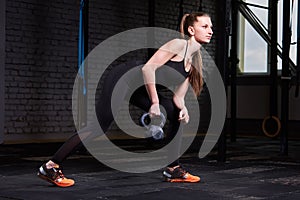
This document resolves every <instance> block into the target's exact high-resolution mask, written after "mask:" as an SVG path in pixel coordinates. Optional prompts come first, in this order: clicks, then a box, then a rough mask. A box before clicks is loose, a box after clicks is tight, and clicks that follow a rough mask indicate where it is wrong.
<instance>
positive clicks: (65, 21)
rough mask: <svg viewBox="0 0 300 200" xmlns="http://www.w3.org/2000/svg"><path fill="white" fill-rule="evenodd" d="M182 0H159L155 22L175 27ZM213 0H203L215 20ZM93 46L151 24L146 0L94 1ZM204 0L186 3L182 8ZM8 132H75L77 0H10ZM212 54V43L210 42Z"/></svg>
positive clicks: (91, 3)
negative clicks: (74, 89)
mask: <svg viewBox="0 0 300 200" xmlns="http://www.w3.org/2000/svg"><path fill="white" fill-rule="evenodd" d="M178 2H179V1H177V0H160V1H156V5H155V6H156V12H155V26H159V27H165V28H170V29H173V30H176V28H177V24H178V15H179V3H178ZM214 2H215V1H208V0H205V1H202V7H203V10H204V11H208V12H209V13H210V14H211V15H212V18H213V20H215V19H214V14H215V13H214V12H215V11H214V10H215V9H214V7H215V6H214V4H215V3H214ZM89 6H90V12H89V50H92V49H93V48H94V47H95V46H96V45H98V44H99V43H100V42H102V41H103V40H105V39H107V38H108V37H110V36H112V35H114V34H116V33H119V32H121V31H125V30H128V29H132V28H137V27H144V26H148V1H140V0H131V1H124V0H114V1H104V0H90V1H89ZM199 7H200V1H194V0H189V1H184V5H183V8H184V12H191V11H197V10H198V8H199ZM5 15H6V21H5V22H6V27H5V31H6V35H5V37H6V44H5V52H6V55H5V97H4V103H5V127H4V128H5V129H4V135H7V136H8V135H18V134H19V135H23V134H25V135H29V134H30V135H35V134H46V133H47V134H64V133H69V132H74V131H75V127H74V122H73V116H72V88H73V83H74V79H75V77H76V75H77V67H78V66H77V62H78V61H77V54H78V53H77V46H78V45H77V43H78V24H79V0H52V1H38V0H9V1H8V0H7V1H6V13H5ZM207 48H208V50H209V52H211V54H212V55H213V52H214V48H215V45H214V42H213V43H212V44H209V45H207Z"/></svg>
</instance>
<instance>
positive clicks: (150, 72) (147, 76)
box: [142, 39, 186, 115]
mask: <svg viewBox="0 0 300 200" xmlns="http://www.w3.org/2000/svg"><path fill="white" fill-rule="evenodd" d="M185 43H186V42H185ZM185 43H184V40H180V39H174V40H171V41H169V42H168V43H166V44H165V45H163V46H162V47H161V48H160V49H158V50H157V51H156V52H155V54H154V55H153V56H152V57H151V58H150V59H149V61H148V62H147V63H146V64H145V65H144V66H143V68H142V72H143V77H144V82H145V86H146V89H147V92H148V95H149V98H150V100H151V102H152V106H151V108H150V111H149V112H150V114H152V115H160V110H159V99H158V95H157V91H156V87H155V83H156V81H155V71H156V70H157V69H158V68H159V67H161V66H162V65H164V64H165V63H166V62H167V61H169V60H170V59H171V58H173V57H174V56H176V55H177V54H178V53H179V52H180V51H181V50H182V49H183V47H184V45H185Z"/></svg>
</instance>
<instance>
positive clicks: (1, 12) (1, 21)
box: [0, 1, 6, 144]
mask: <svg viewBox="0 0 300 200" xmlns="http://www.w3.org/2000/svg"><path fill="white" fill-rule="evenodd" d="M5 2H6V1H1V2H0V76H1V77H0V144H1V143H3V142H4V118H5V116H4V113H5V103H4V101H5V90H4V84H5V81H4V80H5V8H6V5H5Z"/></svg>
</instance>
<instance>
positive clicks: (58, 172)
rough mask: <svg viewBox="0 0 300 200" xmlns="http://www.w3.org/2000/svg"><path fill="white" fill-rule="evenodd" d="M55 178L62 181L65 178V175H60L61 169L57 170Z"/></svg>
mask: <svg viewBox="0 0 300 200" xmlns="http://www.w3.org/2000/svg"><path fill="white" fill-rule="evenodd" d="M57 175H58V176H57V177H59V178H61V179H64V178H65V175H64V174H63V173H62V171H61V169H59V170H57Z"/></svg>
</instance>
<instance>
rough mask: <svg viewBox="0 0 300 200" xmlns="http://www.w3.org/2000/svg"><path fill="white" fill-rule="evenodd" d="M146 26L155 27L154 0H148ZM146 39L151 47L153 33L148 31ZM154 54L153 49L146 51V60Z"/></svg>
mask: <svg viewBox="0 0 300 200" xmlns="http://www.w3.org/2000/svg"><path fill="white" fill-rule="evenodd" d="M148 25H149V26H150V27H154V26H155V0H148ZM147 38H148V42H149V45H150V46H153V45H152V43H153V42H155V40H154V33H152V32H150V31H149V32H148V35H147ZM154 52H155V50H154V49H148V58H150V57H151V56H152V55H153V54H154Z"/></svg>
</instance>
